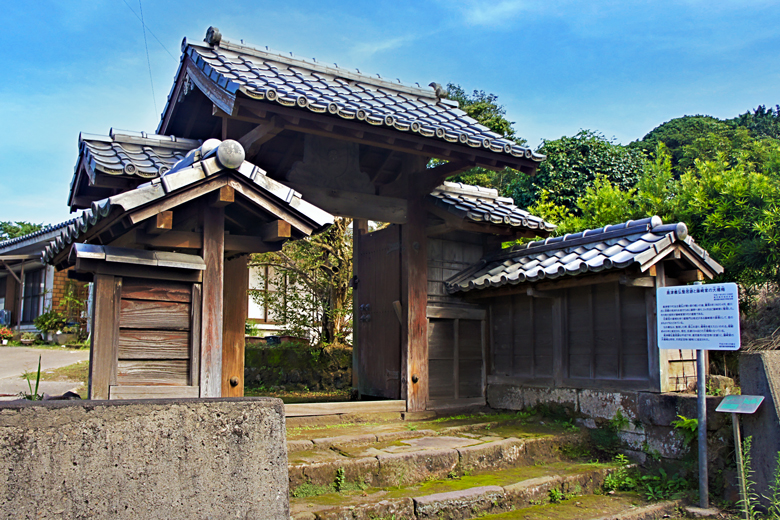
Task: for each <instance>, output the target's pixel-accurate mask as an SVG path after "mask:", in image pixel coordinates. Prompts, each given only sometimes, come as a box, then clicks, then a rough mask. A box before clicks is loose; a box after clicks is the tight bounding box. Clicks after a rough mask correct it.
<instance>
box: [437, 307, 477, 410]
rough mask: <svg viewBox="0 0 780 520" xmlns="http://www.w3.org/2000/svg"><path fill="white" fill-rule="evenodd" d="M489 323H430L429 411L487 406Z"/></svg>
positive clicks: (453, 321)
mask: <svg viewBox="0 0 780 520" xmlns="http://www.w3.org/2000/svg"><path fill="white" fill-rule="evenodd" d="M484 337H485V320H484V319H460V318H454V319H451V318H431V319H430V320H429V321H428V380H429V392H430V393H429V395H430V398H429V401H428V408H429V409H436V408H447V407H453V406H465V405H471V404H484V395H485V361H484V350H485V341H484Z"/></svg>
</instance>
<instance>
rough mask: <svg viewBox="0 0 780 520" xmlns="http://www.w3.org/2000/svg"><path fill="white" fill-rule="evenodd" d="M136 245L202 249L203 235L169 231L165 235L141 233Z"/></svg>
mask: <svg viewBox="0 0 780 520" xmlns="http://www.w3.org/2000/svg"><path fill="white" fill-rule="evenodd" d="M135 240H136V243H137V244H140V245H144V246H152V247H165V248H170V249H201V248H203V235H201V234H200V233H193V232H191V231H168V232H167V233H165V234H164V235H148V234H146V233H142V232H139V233H137V234H136V237H135Z"/></svg>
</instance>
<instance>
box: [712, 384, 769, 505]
mask: <svg viewBox="0 0 780 520" xmlns="http://www.w3.org/2000/svg"><path fill="white" fill-rule="evenodd" d="M763 400H764V396H763V395H728V396H726V397H724V398H723V401H721V402H720V404H719V405H718V408H717V409H716V410H715V411H716V412H727V413H731V425H732V427H733V429H734V447H735V450H734V451H735V452H736V454H737V478H738V479H739V494H740V496H741V497H742V506H743V508H744V509H743V512H744V513H745V520H750V511H748V501H747V485H746V484H745V473H744V471H743V469H744V468H743V467H742V436H741V435H740V434H739V415H738V414H741V413H755V411H756V410H758V407H759V405H760V404H761V402H762V401H763Z"/></svg>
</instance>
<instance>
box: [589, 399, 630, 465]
mask: <svg viewBox="0 0 780 520" xmlns="http://www.w3.org/2000/svg"><path fill="white" fill-rule="evenodd" d="M629 424H630V422H629V420H628V419H627V418H626V417H625V416H624V415H623V412H621V411H620V410H618V411H617V412H615V415H614V417H612V419H610V420H609V421H607V422H605V423H604V424H602V425H600V426H599V427H598V428H596V429H592V430H588V433H589V434H590V439H591V441H592V442H593V444H594V446H595V447H596V449H597V450H598V451H600V452H601V453H602V455H607V456H610V457H615V456H616V455H617V453H618V450H620V448H621V445H622V442H621V441H620V437H619V436H618V432H620V431H622V430H625V429H626V428H628V426H629Z"/></svg>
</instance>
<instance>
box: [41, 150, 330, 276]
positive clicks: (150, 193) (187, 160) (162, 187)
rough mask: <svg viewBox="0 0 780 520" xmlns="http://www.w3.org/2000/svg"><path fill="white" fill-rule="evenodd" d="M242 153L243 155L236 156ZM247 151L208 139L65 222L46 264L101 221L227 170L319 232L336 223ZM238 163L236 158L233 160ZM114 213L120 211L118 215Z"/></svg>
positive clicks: (48, 248) (49, 248)
mask: <svg viewBox="0 0 780 520" xmlns="http://www.w3.org/2000/svg"><path fill="white" fill-rule="evenodd" d="M221 147H225V148H223V149H228V150H230V152H229V153H231V154H233V156H232V157H233V158H235V157H239V159H240V160H236V164H235V165H226V166H222V164H221V163H220V162H219V159H218V157H219V153H220V148H221ZM236 150H240V155H237V154H235V151H236ZM243 157H244V150H243V148H242V147H241V145H240V144H239V143H237V142H236V141H230V140H228V141H225V142H224V143H223V142H222V141H219V140H218V139H209V140H207V141H206V142H205V143H203V145H202V146H201V147H200V148H197V149H195V150H191V151H190V152H189V153H188V154H187V155H186V156H185V157H184V158H183V159H182V160H181V161H180V162H179V163H177V164H176V165H174V167H173V168H172V169H171V170H170V171H168V172H166V173H165V174H164V175H162V176H161V177H160V178H158V179H154V180H152V181H151V182H148V183H146V184H142V185H140V186H138V187H137V188H135V189H133V190H129V191H126V192H124V193H120V194H119V195H114V196H113V197H108V198H106V199H103V200H100V201H96V202H93V203H92V207H91V208H90V209H88V210H85V211H83V212H82V214H81V216H80V217H78V218H76V219H74V220H72V221H70V222H68V223H66V224H67V225H65V226H64V229H63V230H62V232H61V233H60V235H59V236H57V238H56V239H54V240H52V242H51V243H50V244H49V245H48V246H46V249H45V250H44V252H43V261H44V262H45V263H48V262H52V261H53V260H54V258H55V257H56V256H57V255H59V254H60V253H61V252H62V251H64V250H65V249H66V248H68V247H69V246H70V245H71V244H73V243H74V242H76V241H78V240H80V239H83V238H84V236H85V235H86V234H87V233H88V231H89V230H90V229H92V228H93V227H94V226H95V225H96V224H97V223H98V222H100V221H102V220H103V219H104V218H106V217H108V216H109V215H110V214H112V213H114V214H116V213H117V212H127V211H130V210H132V209H136V208H140V207H142V206H145V205H147V204H149V203H151V202H154V201H156V200H159V199H162V198H164V197H166V196H168V195H169V194H170V193H172V192H175V191H178V190H180V189H182V188H185V187H187V186H189V185H191V184H193V183H196V182H198V181H201V180H203V179H205V178H206V177H209V176H211V175H214V174H217V173H219V172H221V171H224V170H226V169H233V170H235V171H237V172H238V173H240V174H241V175H243V176H245V177H247V178H248V179H249V180H250V181H252V182H253V183H254V184H255V185H256V186H257V187H258V188H259V189H260V190H262V191H264V192H266V193H267V194H269V195H271V196H273V197H274V198H276V199H279V200H280V201H281V202H282V203H283V204H285V205H286V206H287V207H288V208H289V209H290V210H292V211H293V212H294V213H295V214H297V215H301V216H303V217H304V218H305V219H307V220H308V221H309V222H311V223H312V224H313V225H314V226H313V227H314V229H315V231H320V230H322V229H324V228H325V227H327V226H328V225H330V224H332V223H333V216H332V215H330V214H329V213H326V212H325V211H323V210H321V209H319V208H318V207H316V206H314V205H312V204H310V203H308V202H306V201H304V200H303V199H302V198H301V194H300V193H298V192H296V191H295V190H293V189H292V188H288V187H287V186H285V185H284V184H281V183H280V182H277V181H275V180H273V179H271V178H269V177H266V172H265V171H264V170H263V169H261V168H259V167H257V166H255V165H254V164H252V163H250V162H247V161H244V160H243ZM234 160H235V159H234ZM114 210H117V211H116V212H115V211H114Z"/></svg>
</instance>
